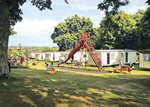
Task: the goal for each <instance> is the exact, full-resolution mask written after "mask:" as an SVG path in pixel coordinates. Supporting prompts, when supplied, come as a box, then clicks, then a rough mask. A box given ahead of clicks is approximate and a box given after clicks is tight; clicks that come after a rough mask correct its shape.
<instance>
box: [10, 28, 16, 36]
mask: <svg viewBox="0 0 150 107" xmlns="http://www.w3.org/2000/svg"><path fill="white" fill-rule="evenodd" d="M10 33H11V36H14V35H15V34H17V32H16V31H14V30H13V28H10Z"/></svg>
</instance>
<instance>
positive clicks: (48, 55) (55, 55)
mask: <svg viewBox="0 0 150 107" xmlns="http://www.w3.org/2000/svg"><path fill="white" fill-rule="evenodd" d="M60 56H61V53H60V52H45V53H44V57H43V59H48V60H50V61H59V57H60Z"/></svg>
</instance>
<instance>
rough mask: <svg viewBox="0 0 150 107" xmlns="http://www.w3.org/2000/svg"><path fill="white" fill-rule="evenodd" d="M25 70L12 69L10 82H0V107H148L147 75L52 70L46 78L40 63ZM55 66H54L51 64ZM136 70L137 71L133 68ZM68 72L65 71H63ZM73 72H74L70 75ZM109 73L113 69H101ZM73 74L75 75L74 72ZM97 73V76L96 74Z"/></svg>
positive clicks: (94, 69)
mask: <svg viewBox="0 0 150 107" xmlns="http://www.w3.org/2000/svg"><path fill="white" fill-rule="evenodd" d="M40 63H41V64H39V65H37V66H32V61H31V62H30V64H29V69H12V70H11V72H12V75H13V76H14V77H13V78H9V79H4V80H1V82H0V87H1V91H0V104H1V105H0V106H1V107H6V106H7V107H14V106H15V107H16V106H23V107H27V106H28V107H34V106H37V107H46V106H51V107H141V106H144V107H148V106H149V105H150V100H149V99H150V98H149V96H150V86H149V82H150V72H149V71H142V70H133V71H132V73H131V75H130V74H128V73H127V72H125V71H124V72H123V73H121V74H119V73H99V72H100V71H98V70H97V71H96V67H88V66H87V69H91V71H92V70H93V72H88V70H87V72H85V71H86V70H84V72H83V71H82V69H79V70H78V69H77V68H74V67H73V68H67V65H66V66H65V65H64V67H56V73H54V74H46V68H45V66H44V62H40ZM55 65H56V66H57V64H56V63H55ZM61 68H65V69H66V70H65V69H61ZM136 68H137V67H136ZM67 69H68V70H67ZM72 69H74V71H71V70H72ZM105 69H106V70H108V71H110V70H113V68H110V67H109V68H105ZM75 70H76V71H75ZM96 72H97V73H96Z"/></svg>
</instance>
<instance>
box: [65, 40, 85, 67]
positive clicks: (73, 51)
mask: <svg viewBox="0 0 150 107" xmlns="http://www.w3.org/2000/svg"><path fill="white" fill-rule="evenodd" d="M84 42H85V41H84V40H81V41H80V42H79V43H78V44H77V45H76V47H75V48H74V49H73V50H72V51H71V52H70V53H69V55H68V58H67V59H66V60H65V61H64V62H63V63H65V62H67V61H68V60H69V59H70V58H71V57H72V56H73V55H74V54H75V53H76V52H77V51H78V50H79V49H80V48H81V47H82V46H83V45H84ZM63 63H62V64H63Z"/></svg>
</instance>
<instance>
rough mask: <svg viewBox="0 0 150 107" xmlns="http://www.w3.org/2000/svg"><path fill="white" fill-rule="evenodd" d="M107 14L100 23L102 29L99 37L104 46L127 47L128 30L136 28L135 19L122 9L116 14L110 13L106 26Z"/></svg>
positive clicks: (128, 45)
mask: <svg viewBox="0 0 150 107" xmlns="http://www.w3.org/2000/svg"><path fill="white" fill-rule="evenodd" d="M107 18H108V17H107V16H105V18H104V19H103V20H102V22H101V23H100V28H101V29H102V31H101V32H100V33H101V37H102V38H101V39H102V41H104V44H105V45H103V46H104V47H106V46H107V47H112V48H117V49H124V48H129V47H130V44H129V42H128V41H129V39H130V38H131V37H130V36H131V35H129V34H130V32H131V31H132V30H133V29H135V28H136V26H135V25H136V21H135V20H134V19H133V17H132V15H130V14H129V15H128V14H126V13H125V12H123V11H119V12H118V14H115V15H113V14H111V15H110V17H109V18H110V19H109V22H110V23H109V26H107Z"/></svg>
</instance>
